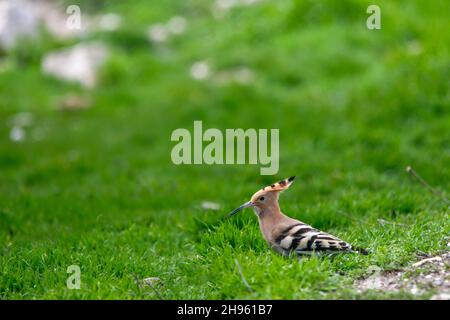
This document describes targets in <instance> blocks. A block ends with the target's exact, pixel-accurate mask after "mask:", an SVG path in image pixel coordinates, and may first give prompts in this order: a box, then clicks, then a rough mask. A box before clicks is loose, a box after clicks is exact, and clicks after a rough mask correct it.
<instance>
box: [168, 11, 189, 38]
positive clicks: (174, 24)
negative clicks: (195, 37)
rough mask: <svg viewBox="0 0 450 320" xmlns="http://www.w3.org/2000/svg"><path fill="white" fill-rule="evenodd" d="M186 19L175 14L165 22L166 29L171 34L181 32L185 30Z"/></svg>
mask: <svg viewBox="0 0 450 320" xmlns="http://www.w3.org/2000/svg"><path fill="white" fill-rule="evenodd" d="M186 26H187V21H186V19H185V18H184V17H181V16H175V17H172V18H170V20H169V21H168V22H167V30H169V32H170V33H173V34H177V35H178V34H182V33H183V32H184V31H185V30H186Z"/></svg>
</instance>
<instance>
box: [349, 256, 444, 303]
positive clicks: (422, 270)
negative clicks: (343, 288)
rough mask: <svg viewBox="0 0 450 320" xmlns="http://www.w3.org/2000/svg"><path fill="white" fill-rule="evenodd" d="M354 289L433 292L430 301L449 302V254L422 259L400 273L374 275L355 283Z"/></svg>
mask: <svg viewBox="0 0 450 320" xmlns="http://www.w3.org/2000/svg"><path fill="white" fill-rule="evenodd" d="M355 287H356V290H357V291H358V292H364V291H366V290H382V291H384V292H399V291H405V292H408V293H411V294H414V295H422V294H424V293H426V292H429V291H430V290H435V291H436V293H435V294H434V295H433V296H432V297H431V299H432V300H450V252H446V253H444V254H442V255H439V256H435V257H428V258H426V259H422V260H420V261H418V262H416V263H414V264H412V265H411V266H410V267H408V268H406V269H404V270H401V271H388V272H381V273H374V274H373V275H372V276H370V277H368V278H365V279H362V280H358V281H356V282H355Z"/></svg>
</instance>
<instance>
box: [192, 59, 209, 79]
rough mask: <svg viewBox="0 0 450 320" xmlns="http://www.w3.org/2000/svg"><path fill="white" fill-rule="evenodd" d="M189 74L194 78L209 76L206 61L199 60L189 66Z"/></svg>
mask: <svg viewBox="0 0 450 320" xmlns="http://www.w3.org/2000/svg"><path fill="white" fill-rule="evenodd" d="M190 73H191V76H192V78H194V79H195V80H206V79H207V78H209V76H210V74H211V71H210V67H209V65H208V63H206V62H205V61H199V62H196V63H194V64H193V65H192V66H191V72H190Z"/></svg>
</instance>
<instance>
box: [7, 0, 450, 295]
mask: <svg viewBox="0 0 450 320" xmlns="http://www.w3.org/2000/svg"><path fill="white" fill-rule="evenodd" d="M225 2H226V1H225ZM376 2H377V3H376V4H378V5H379V6H380V8H381V29H380V30H369V29H367V27H366V19H367V17H368V16H369V14H367V13H366V9H367V6H368V5H369V4H372V3H373V1H372V2H371V1H363V0H360V1H359V0H346V1H331V0H326V1H325V0H321V1H315V0H304V1H301V0H295V1H294V0H286V1H270V0H261V1H256V2H254V3H248V4H244V2H243V3H242V4H241V5H236V6H234V7H231V8H228V9H226V8H225V9H223V8H222V9H220V8H221V7H220V6H219V7H220V8H217V7H215V9H213V8H214V2H213V1H209V0H195V1H194V0H188V1H181V0H179V1H174V0H171V1H144V0H135V1H106V0H99V1H95V2H94V1H88V0H85V1H79V0H78V1H77V0H70V1H66V3H69V4H78V5H79V6H80V8H81V12H82V14H83V15H84V14H86V15H90V16H95V15H98V14H104V13H117V14H119V15H120V16H121V17H122V23H121V25H120V27H119V28H118V29H117V30H115V31H94V32H89V33H88V34H86V35H84V36H82V37H81V39H80V38H69V39H65V40H62V39H57V38H55V37H53V36H52V35H51V34H50V33H48V32H46V31H45V30H41V31H40V33H39V37H38V38H37V39H35V40H34V41H26V40H23V41H20V42H19V43H18V44H17V46H16V47H15V48H14V49H13V50H10V51H2V52H0V298H1V299H162V298H163V299H386V298H396V299H418V298H419V299H421V298H423V299H428V298H430V297H431V296H432V295H433V294H434V293H435V289H430V290H425V292H423V293H421V294H419V295H412V294H411V293H409V292H407V291H403V290H400V291H395V292H391V291H388V290H381V291H377V290H369V291H364V292H361V291H358V290H357V289H356V287H355V281H357V280H358V279H362V278H365V277H368V276H370V275H371V273H370V272H371V271H370V270H373V268H374V266H375V267H377V268H380V269H381V271H382V272H389V271H392V270H402V269H404V268H407V267H408V266H410V265H411V264H412V263H414V262H416V261H418V260H419V259H420V257H419V254H421V253H427V254H429V255H437V254H440V253H442V252H445V251H448V250H449V247H448V243H449V242H450V219H449V218H450V211H449V203H448V202H446V200H445V197H447V199H448V198H449V197H450V193H449V190H450V93H449V88H450V80H449V79H450V77H449V75H450V53H449V49H450V33H449V32H448V30H449V29H450V23H449V18H448V12H450V4H449V2H448V1H444V0H442V1H439V0H431V1H420V0H416V1H388V0H384V1H376ZM222 3H223V1H222ZM174 16H182V17H184V18H185V19H186V20H185V21H186V28H185V30H184V32H182V33H180V34H173V35H170V36H169V37H168V38H167V39H165V41H163V42H157V41H151V40H150V39H148V28H149V26H151V25H155V24H157V23H166V22H167V21H169V20H170V19H171V18H172V17H174ZM80 41H84V42H88V41H96V42H101V43H104V44H105V45H106V46H107V47H108V50H109V57H108V59H107V60H106V62H105V63H104V64H103V65H102V66H101V68H100V69H99V70H98V83H97V85H96V86H95V87H94V88H85V87H83V86H81V85H79V84H78V83H74V82H65V81H62V80H59V79H57V78H55V77H51V76H49V75H45V74H44V73H43V72H42V69H41V62H42V59H43V57H44V56H45V55H46V54H47V53H48V52H50V51H53V50H58V49H61V48H64V47H70V46H72V45H74V44H76V43H78V42H80ZM199 65H200V66H202V67H201V68H198V66H199ZM193 66H194V67H193ZM195 66H197V69H200V71H198V70H197V72H200V74H201V75H200V77H198V75H197V78H199V79H196V78H195V76H196V75H195V69H196V68H195ZM205 66H207V70H206V71H205V70H204V69H205V68H204V67H205ZM202 68H203V69H202ZM202 72H203V74H202ZM202 77H203V78H202ZM68 96H75V97H77V99H80V100H81V101H86V103H87V105H88V106H87V107H86V108H73V109H76V110H72V109H71V110H68V109H67V108H63V107H62V105H64V101H65V100H66V99H67V97H68ZM24 117H25V118H27V121H26V122H27V124H26V125H24V128H23V130H24V132H23V133H24V137H22V139H19V140H20V141H16V140H17V139H12V137H11V135H12V133H11V132H12V130H13V126H14V123H15V121H16V122H17V121H19V120H18V119H20V118H22V119H23V118H24ZM195 120H201V121H202V122H203V127H204V128H205V129H207V128H217V129H219V130H221V131H222V132H224V130H225V129H227V128H243V129H248V128H254V129H269V130H270V129H279V148H280V152H279V170H278V173H277V174H276V175H261V174H260V168H261V165H250V164H245V165H237V164H235V165H206V164H202V165H175V164H174V163H173V162H172V160H171V151H172V148H173V147H174V146H175V144H176V143H175V142H173V141H171V134H172V132H173V131H174V130H175V129H177V128H186V129H188V130H190V131H191V132H192V131H193V124H194V121H195ZM16 138H17V137H16ZM407 166H411V167H412V168H413V169H414V171H415V172H416V173H417V174H419V175H420V176H421V177H422V178H423V179H424V180H426V182H427V183H428V184H429V185H430V186H432V187H433V188H434V189H435V192H433V191H431V190H430V189H429V188H427V187H425V186H424V185H422V184H421V183H420V182H419V181H418V180H417V179H415V178H414V177H413V176H412V175H411V174H409V173H408V172H406V170H405V169H406V167H407ZM292 175H296V180H295V182H294V184H293V185H292V186H291V188H290V189H289V190H287V191H285V192H283V193H282V194H281V195H280V206H281V209H282V211H283V212H284V213H286V214H288V215H290V216H292V217H294V218H297V219H299V220H301V221H303V222H305V223H308V224H311V225H313V226H314V227H316V228H319V229H322V230H324V231H327V232H329V233H332V234H334V235H336V236H339V237H340V238H342V239H344V240H346V241H348V242H350V243H352V244H354V245H356V246H359V247H364V248H367V249H369V250H370V251H371V254H370V255H367V256H363V255H356V254H354V255H353V254H346V255H338V256H333V257H329V256H325V257H312V258H309V259H303V260H302V261H301V262H300V263H299V262H298V261H297V259H295V258H291V259H289V258H284V257H281V256H279V255H277V254H276V253H275V252H273V251H271V250H270V248H269V247H268V246H267V244H266V243H265V241H264V239H263V238H262V236H261V234H260V230H259V227H258V222H257V218H256V216H255V215H254V214H253V212H252V211H251V209H246V210H245V211H243V212H241V213H240V214H238V215H236V216H234V217H233V218H232V219H229V220H227V219H225V217H226V215H227V213H229V212H230V211H231V210H233V209H234V208H236V207H237V206H239V205H241V204H242V203H244V202H246V201H248V200H249V199H250V196H251V195H252V194H253V193H254V192H256V191H257V190H259V189H260V188H262V187H264V186H266V185H269V184H272V183H273V182H275V181H278V180H280V179H283V178H286V177H289V176H292ZM439 193H441V194H442V196H440V195H439ZM447 201H448V200H447ZM205 202H211V203H213V204H214V205H212V206H205ZM235 260H237V261H238V262H239V266H240V267H241V271H242V275H243V276H244V277H245V279H246V280H247V282H248V284H249V285H250V287H251V288H252V290H248V288H247V287H246V286H245V285H244V283H243V281H242V278H241V273H240V272H239V270H238V267H237V265H236V263H235ZM71 265H78V266H79V267H80V269H81V278H80V279H81V286H80V289H79V290H71V289H69V288H67V286H66V280H67V278H68V277H69V276H70V275H71V274H70V273H67V268H68V267H69V266H71ZM150 277H155V278H158V279H156V280H155V281H154V282H153V284H152V286H150V285H145V284H142V281H141V280H142V279H145V278H150Z"/></svg>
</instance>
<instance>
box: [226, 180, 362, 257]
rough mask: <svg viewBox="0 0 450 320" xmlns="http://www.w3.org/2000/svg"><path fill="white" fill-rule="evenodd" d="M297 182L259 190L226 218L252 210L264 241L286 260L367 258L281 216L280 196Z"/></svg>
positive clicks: (353, 249)
mask: <svg viewBox="0 0 450 320" xmlns="http://www.w3.org/2000/svg"><path fill="white" fill-rule="evenodd" d="M294 179H295V176H292V177H290V178H286V179H283V180H281V181H278V182H276V183H274V184H272V185H270V186H267V187H264V188H262V189H260V190H258V191H257V192H256V193H255V194H253V196H252V197H251V199H250V201H248V202H246V203H244V204H243V205H241V206H239V207H238V208H236V209H235V210H233V211H232V212H230V213H229V214H228V216H227V217H228V218H230V217H232V216H233V215H235V214H236V213H238V212H240V211H242V210H243V209H245V208H249V207H251V208H253V210H254V212H255V214H256V216H257V217H258V220H259V227H260V229H261V233H262V235H263V237H264V239H265V240H266V242H267V243H268V245H269V246H270V247H272V249H273V250H274V251H276V252H278V253H279V254H281V255H283V256H290V255H291V254H292V253H295V254H296V255H297V257H298V259H299V260H300V259H301V258H302V257H303V256H311V255H313V254H317V253H319V254H320V253H359V254H363V255H366V254H368V251H367V250H365V249H361V248H354V247H353V246H352V245H350V244H349V243H348V242H346V241H343V240H341V239H339V238H338V237H335V236H333V235H331V234H329V233H327V232H323V231H320V230H318V229H316V228H313V227H312V226H310V225H309V224H306V223H304V222H302V221H300V220H297V219H293V218H291V217H288V216H287V215H285V214H284V213H283V212H281V210H280V206H279V204H278V199H279V194H280V192H282V191H284V190H287V189H288V188H289V187H290V186H291V185H292V183H293V182H294Z"/></svg>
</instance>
